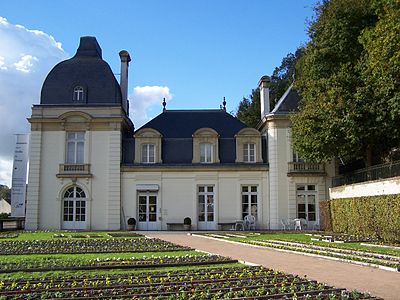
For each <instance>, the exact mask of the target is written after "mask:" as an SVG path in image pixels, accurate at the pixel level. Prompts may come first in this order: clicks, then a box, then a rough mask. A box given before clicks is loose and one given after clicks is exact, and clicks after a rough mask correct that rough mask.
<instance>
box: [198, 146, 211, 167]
mask: <svg viewBox="0 0 400 300" xmlns="http://www.w3.org/2000/svg"><path fill="white" fill-rule="evenodd" d="M212 157H213V145H212V144H205V143H202V144H200V162H201V163H212V162H213V160H212Z"/></svg>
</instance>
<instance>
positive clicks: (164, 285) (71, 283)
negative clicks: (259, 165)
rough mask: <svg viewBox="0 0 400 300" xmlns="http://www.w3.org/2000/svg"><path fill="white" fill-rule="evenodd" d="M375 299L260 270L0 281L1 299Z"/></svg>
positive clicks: (226, 269)
mask: <svg viewBox="0 0 400 300" xmlns="http://www.w3.org/2000/svg"><path fill="white" fill-rule="evenodd" d="M44 297H45V298H58V299H70V298H78V299H79V298H82V299H83V298H94V297H96V298H102V299H105V298H107V299H121V298H130V299H155V298H157V299H278V298H279V299H285V298H286V299H294V298H295V299H374V298H373V297H371V296H370V295H368V294H362V293H359V292H355V291H354V292H349V291H346V290H345V289H338V288H334V287H331V286H328V285H325V284H322V283H318V282H316V281H313V280H308V279H306V278H301V277H298V276H293V275H288V274H284V273H281V272H276V271H274V270H270V269H267V268H262V267H234V268H215V269H196V270H186V271H185V272H182V271H175V272H152V273H139V274H134V275H125V276H118V275H112V276H102V277H90V276H88V277H83V276H80V277H78V278H76V277H75V278H74V277H72V278H71V277H63V278H62V279H60V278H58V279H52V280H46V279H44V280H40V281H34V280H32V281H26V280H25V281H24V280H4V281H1V282H0V299H21V298H29V299H40V298H44Z"/></svg>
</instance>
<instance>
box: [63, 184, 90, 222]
mask: <svg viewBox="0 0 400 300" xmlns="http://www.w3.org/2000/svg"><path fill="white" fill-rule="evenodd" d="M86 206H87V199H86V194H85V192H84V191H83V190H82V189H81V188H80V187H78V186H73V187H70V188H68V189H67V190H66V191H65V193H64V198H63V222H64V224H63V228H64V229H85V227H86V223H85V222H86V219H87V207H86Z"/></svg>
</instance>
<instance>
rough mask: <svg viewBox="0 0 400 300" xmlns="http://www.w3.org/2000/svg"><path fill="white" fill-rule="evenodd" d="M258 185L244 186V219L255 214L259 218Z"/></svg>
mask: <svg viewBox="0 0 400 300" xmlns="http://www.w3.org/2000/svg"><path fill="white" fill-rule="evenodd" d="M257 198H258V187H257V186H256V185H244V186H242V219H244V217H245V216H247V215H253V216H254V217H255V218H256V219H257V212H258V203H257Z"/></svg>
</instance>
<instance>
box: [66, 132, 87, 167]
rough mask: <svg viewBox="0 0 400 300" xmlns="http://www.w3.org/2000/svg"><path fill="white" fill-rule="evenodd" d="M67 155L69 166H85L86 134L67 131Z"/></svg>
mask: <svg viewBox="0 0 400 300" xmlns="http://www.w3.org/2000/svg"><path fill="white" fill-rule="evenodd" d="M66 134H67V140H66V155H65V161H66V163H67V164H83V162H84V160H85V132H84V131H76V132H72V131H67V133H66Z"/></svg>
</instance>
